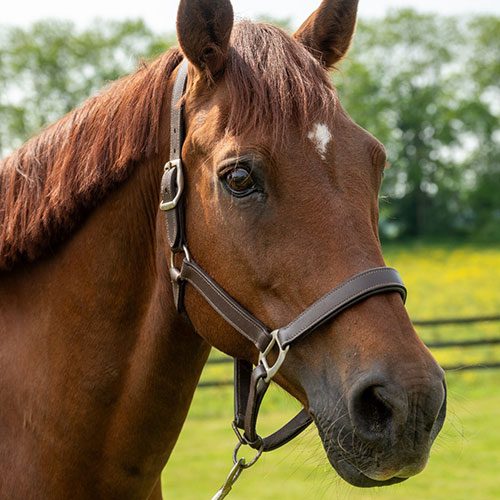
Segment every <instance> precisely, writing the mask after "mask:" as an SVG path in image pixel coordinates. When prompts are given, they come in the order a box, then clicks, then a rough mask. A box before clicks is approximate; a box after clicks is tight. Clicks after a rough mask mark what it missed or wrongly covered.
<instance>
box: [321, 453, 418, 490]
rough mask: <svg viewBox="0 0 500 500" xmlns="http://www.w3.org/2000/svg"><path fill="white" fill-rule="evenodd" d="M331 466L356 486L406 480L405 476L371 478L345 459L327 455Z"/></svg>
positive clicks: (377, 485) (389, 483) (363, 486)
mask: <svg viewBox="0 0 500 500" xmlns="http://www.w3.org/2000/svg"><path fill="white" fill-rule="evenodd" d="M328 459H329V460H330V463H331V464H332V466H333V468H334V469H335V470H336V472H337V473H338V475H339V476H340V477H341V478H342V479H344V481H347V482H348V483H349V484H351V485H352V486H357V487H358V488H376V487H381V486H391V485H392V484H397V483H401V482H403V481H406V479H408V478H406V477H397V476H394V477H389V478H386V479H373V478H371V477H368V476H367V475H366V474H364V473H363V472H361V471H360V470H359V469H358V468H357V467H355V466H354V465H352V464H351V463H350V462H348V461H346V460H345V459H342V458H339V459H336V458H335V457H330V456H329V457H328Z"/></svg>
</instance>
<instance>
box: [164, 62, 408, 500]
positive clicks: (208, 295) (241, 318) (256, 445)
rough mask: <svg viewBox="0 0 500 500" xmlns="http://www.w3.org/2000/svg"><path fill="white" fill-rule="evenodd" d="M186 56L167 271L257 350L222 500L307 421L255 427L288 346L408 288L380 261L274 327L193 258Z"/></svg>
mask: <svg viewBox="0 0 500 500" xmlns="http://www.w3.org/2000/svg"><path fill="white" fill-rule="evenodd" d="M187 69H188V62H187V60H184V61H183V62H182V63H181V64H180V66H179V68H178V72H177V77H176V80H175V83H174V88H173V92H172V103H171V116H170V160H169V161H168V162H167V164H166V165H165V172H164V174H163V178H162V183H161V204H160V209H161V210H163V211H164V212H165V219H166V226H167V236H168V242H169V245H170V251H171V259H170V277H171V281H172V290H173V295H174V301H175V305H176V307H177V310H178V311H179V312H182V311H183V310H184V305H183V297H184V288H185V286H186V284H190V285H192V286H193V287H194V288H195V289H196V290H197V291H198V293H199V294H200V295H201V296H202V297H203V298H204V299H205V300H206V301H207V302H208V304H210V306H211V307H212V308H213V309H214V310H215V311H216V312H217V313H218V314H219V315H220V316H221V317H222V318H223V319H224V320H225V321H226V322H227V323H229V324H230V325H231V326H232V327H233V328H234V329H235V330H237V331H238V332H239V333H240V334H241V335H243V336H244V337H245V338H246V339H247V340H249V341H250V342H252V343H253V344H254V345H255V347H256V348H257V349H258V351H259V353H260V354H259V361H258V364H257V366H256V367H254V366H253V364H252V363H250V362H248V361H246V360H243V359H235V360H234V388H235V395H234V421H233V424H232V425H233V429H234V431H235V433H236V436H237V438H238V444H237V445H236V448H235V450H234V453H233V467H232V469H231V471H230V473H229V475H228V477H227V479H226V481H225V483H224V485H223V486H222V487H221V488H220V490H219V491H218V492H217V493H216V494H215V496H214V497H213V499H212V500H215V499H222V498H224V497H225V496H226V495H227V494H228V493H229V491H230V490H231V488H232V486H233V484H234V483H235V482H236V480H237V479H238V477H239V476H240V474H241V472H242V471H243V470H244V469H247V468H249V467H251V466H252V465H253V464H254V463H255V462H256V461H257V460H258V459H259V458H260V456H261V455H262V453H263V452H266V451H271V450H274V449H276V448H279V447H280V446H283V445H284V444H286V443H287V442H288V441H290V440H291V439H293V438H294V437H295V436H297V435H299V434H300V433H301V432H302V431H303V430H304V429H306V427H307V426H308V425H309V424H310V423H311V422H312V417H311V416H310V414H309V413H308V412H307V410H306V409H303V410H302V411H301V412H300V413H298V414H297V415H296V416H295V417H294V418H293V419H292V420H290V422H288V423H287V424H286V425H284V426H283V427H282V428H281V429H279V430H278V431H276V432H275V433H273V434H271V435H270V436H267V437H261V436H260V435H259V434H258V433H257V430H256V424H257V416H258V414H259V409H260V406H261V403H262V400H263V398H264V395H265V394H266V391H267V389H268V388H269V385H270V383H271V380H272V378H273V377H274V375H275V374H276V373H277V372H278V370H279V369H280V367H281V365H282V364H283V362H284V361H285V358H286V355H287V352H288V350H289V349H290V345H291V344H292V343H293V342H295V341H296V340H298V339H299V338H302V337H304V336H305V335H307V334H309V333H311V332H312V331H313V330H314V329H316V328H317V327H318V326H320V325H321V324H323V323H324V322H326V321H329V320H331V319H333V318H334V317H335V316H337V315H338V314H339V313H341V312H342V311H344V310H345V309H347V308H349V307H351V306H352V305H354V304H356V303H358V302H360V301H362V300H365V299H366V298H368V297H371V296H372V295H376V294H380V293H387V292H398V293H399V294H400V295H401V298H402V299H403V302H404V301H405V300H406V288H405V286H404V285H403V282H402V280H401V277H400V276H399V273H398V272H397V271H396V270H395V269H391V268H388V267H379V268H373V269H368V270H366V271H364V272H362V273H360V274H357V275H355V276H353V277H352V278H350V279H348V280H347V281H345V282H344V283H342V284H340V285H339V286H337V287H336V288H334V289H333V290H331V291H330V292H328V293H327V294H326V295H324V296H323V297H322V298H320V299H319V300H318V301H316V302H315V303H314V304H312V305H311V306H310V307H308V308H307V309H306V310H305V311H304V312H302V314H300V315H299V316H298V317H297V318H295V319H294V320H293V321H292V322H291V323H289V324H288V325H286V326H284V327H282V328H278V329H276V330H273V331H271V329H269V328H267V327H266V326H265V325H264V324H263V323H261V322H260V321H259V320H258V319H257V318H256V317H255V316H253V315H252V314H251V313H250V312H249V311H247V310H246V309H245V308H243V307H242V306H241V305H240V304H239V303H238V302H237V301H236V300H235V299H233V298H232V297H231V296H230V295H229V294H228V293H227V292H226V291H225V290H224V289H222V288H221V287H220V286H219V285H218V284H217V283H216V282H215V281H214V280H213V279H212V278H211V277H210V276H209V275H208V274H207V273H206V272H205V271H204V270H203V269H202V268H201V267H200V266H198V265H197V264H196V262H195V261H194V260H193V259H192V258H191V256H190V253H189V251H188V246H187V241H186V230H185V225H184V221H185V217H184V198H183V193H184V175H183V166H182V159H181V153H182V146H183V143H184V132H185V131H184V117H183V106H182V105H181V106H179V102H180V101H181V99H182V97H183V95H184V92H185V89H186V81H187ZM176 254H181V255H182V256H183V260H182V265H181V268H180V269H178V268H177V267H175V255H176ZM271 351H275V352H276V353H277V358H276V361H275V362H274V364H271V363H270V362H269V360H268V356H269V354H270V353H271ZM242 446H249V447H251V448H253V449H255V450H256V452H257V453H256V455H255V457H254V458H253V459H252V460H251V461H248V462H247V461H246V460H245V459H244V458H238V452H239V450H240V448H241V447H242Z"/></svg>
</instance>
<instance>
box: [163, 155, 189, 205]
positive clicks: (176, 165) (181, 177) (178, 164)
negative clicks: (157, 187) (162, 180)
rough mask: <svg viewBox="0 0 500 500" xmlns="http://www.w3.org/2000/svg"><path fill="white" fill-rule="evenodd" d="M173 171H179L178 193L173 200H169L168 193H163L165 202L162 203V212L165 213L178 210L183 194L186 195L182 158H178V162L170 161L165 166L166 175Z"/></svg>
mask: <svg viewBox="0 0 500 500" xmlns="http://www.w3.org/2000/svg"><path fill="white" fill-rule="evenodd" d="M172 169H176V170H177V192H176V193H175V196H174V199H173V200H170V199H168V196H167V194H168V193H165V191H164V192H163V200H162V202H161V203H160V210H162V211H163V212H170V210H174V208H177V205H178V204H179V202H180V200H181V197H182V194H183V193H184V172H183V170H182V161H181V159H180V158H177V160H170V161H168V162H167V163H166V164H165V174H168V173H169V172H170V170H172Z"/></svg>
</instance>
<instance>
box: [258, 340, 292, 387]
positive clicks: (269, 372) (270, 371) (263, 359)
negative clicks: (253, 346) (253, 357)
mask: <svg viewBox="0 0 500 500" xmlns="http://www.w3.org/2000/svg"><path fill="white" fill-rule="evenodd" d="M279 332H280V331H279V330H274V331H273V332H271V340H270V342H269V345H268V346H267V347H266V348H265V349H264V352H261V353H259V364H262V366H263V367H264V368H265V370H266V376H265V378H264V382H265V383H266V384H269V383H270V382H271V379H272V378H273V377H274V376H275V375H276V373H277V372H278V370H279V369H280V368H281V365H282V364H283V362H284V361H285V358H286V355H287V353H288V350H289V349H290V346H289V345H287V346H286V347H285V348H283V346H282V345H281V342H280V339H279V338H278V334H279ZM275 345H276V346H278V349H279V352H278V358H277V359H276V361H275V362H274V365H272V366H269V363H268V361H267V356H269V353H270V352H271V351H272V350H273V347H274V346H275Z"/></svg>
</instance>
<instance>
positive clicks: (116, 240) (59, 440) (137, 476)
mask: <svg viewBox="0 0 500 500" xmlns="http://www.w3.org/2000/svg"><path fill="white" fill-rule="evenodd" d="M160 165H161V163H160V160H155V161H153V162H151V163H150V164H147V165H142V166H139V167H137V168H136V170H135V172H134V173H133V174H132V176H131V177H130V179H129V180H128V181H127V182H126V183H125V184H124V185H122V186H121V187H120V188H119V189H118V190H116V191H115V192H114V193H113V194H111V195H110V196H109V197H108V198H107V199H106V201H105V202H104V203H103V204H102V206H101V207H99V208H98V209H96V210H95V211H94V213H93V214H92V215H91V216H90V217H89V219H88V220H87V221H86V223H85V224H84V226H83V227H82V228H81V229H80V230H79V231H78V232H77V233H76V234H75V235H74V237H73V238H72V239H71V240H70V241H69V242H68V243H66V244H65V245H64V246H63V247H62V248H61V249H60V251H59V252H58V253H57V254H56V255H55V256H54V257H52V258H50V259H47V260H45V261H42V262H41V263H39V264H38V265H37V266H34V267H33V268H31V269H30V270H29V271H22V272H19V273H16V274H15V275H14V276H12V277H11V278H10V280H9V281H10V283H11V285H12V288H11V290H10V291H11V292H12V291H13V290H14V291H15V295H16V297H17V304H23V307H24V309H23V310H22V311H20V310H18V314H19V315H22V316H23V318H32V321H31V323H30V321H28V320H26V319H25V320H23V326H22V328H23V331H19V332H17V333H18V339H19V341H20V342H24V343H26V342H27V339H28V340H29V342H30V343H31V347H32V348H30V349H29V350H24V355H25V356H26V359H24V360H22V361H21V360H18V361H17V366H26V367H27V366H34V367H35V369H32V370H31V372H25V373H21V372H19V370H18V369H17V368H13V372H14V375H13V376H14V377H18V383H19V384H20V385H23V386H24V387H23V389H24V391H23V392H25V393H28V394H29V397H28V398H27V399H26V407H25V408H17V409H15V410H17V411H18V412H19V413H25V414H26V413H27V412H28V413H29V414H30V415H32V417H31V418H33V419H34V420H36V419H37V418H38V417H37V416H40V417H41V416H42V415H43V422H41V421H35V422H33V425H32V427H33V429H30V426H28V427H27V428H25V429H24V431H23V433H24V434H23V438H25V444H26V447H31V449H32V450H33V448H36V446H42V444H41V443H39V442H37V441H36V439H34V434H33V435H30V432H31V431H32V430H34V429H35V428H43V432H44V434H45V435H46V436H47V439H44V440H43V446H45V448H44V449H43V450H39V451H40V455H43V456H47V457H50V456H52V455H57V456H58V457H64V460H63V461H62V462H61V461H59V460H58V462H57V464H58V467H64V468H68V467H69V468H70V469H69V470H65V483H67V484H68V487H69V485H72V486H73V487H74V485H75V482H76V483H78V482H81V481H82V477H81V476H82V474H81V470H82V467H84V469H83V470H86V471H88V472H89V474H88V477H87V479H85V480H87V481H89V482H91V483H92V485H94V486H93V488H99V489H100V490H101V489H102V491H106V489H107V488H111V485H110V484H109V481H110V479H109V478H113V486H112V487H113V491H111V490H110V491H108V493H109V494H111V493H113V495H116V494H118V495H119V494H120V490H121V491H122V492H123V494H124V496H123V498H125V497H129V496H134V495H131V493H132V492H135V493H137V495H136V496H137V497H140V496H143V494H144V491H147V490H148V488H152V487H153V485H154V484H155V482H156V481H157V479H158V476H159V474H160V473H161V470H162V468H163V467H164V465H165V463H166V461H167V459H168V457H169V455H170V453H171V451H172V449H173V446H174V444H175V442H176V440H177V437H178V435H179V433H180V430H181V427H182V424H183V422H184V420H185V417H186V415H187V411H188V409H189V406H190V403H191V400H192V396H193V393H194V390H195V388H196V385H197V382H198V379H199V376H200V373H201V370H202V367H203V365H204V363H205V361H206V358H207V355H208V351H209V347H208V345H207V344H206V343H205V342H204V341H203V340H202V339H201V338H200V337H199V336H198V335H197V334H196V333H195V332H194V330H193V329H192V327H191V325H190V323H189V322H188V320H186V319H185V318H184V317H182V316H181V315H179V314H178V313H177V312H176V310H175V307H174V305H173V300H172V293H171V290H170V281H169V275H168V268H167V265H166V262H167V258H166V257H167V256H166V248H167V246H166V237H165V234H164V233H165V230H164V227H165V225H164V221H163V220H162V215H158V209H157V204H158V199H159V194H158V193H159V185H160V175H161V173H160V170H161V169H160ZM23 278H24V279H23ZM33 283H36V293H35V294H33V286H32V284H33ZM1 289H2V287H1V286H0V298H3V297H4V295H3V294H2V290H1ZM5 296H7V293H6V294H5ZM13 307H14V305H13ZM14 324H16V322H15V321H12V325H14ZM5 326H7V325H5ZM0 329H3V327H2V324H1V322H0ZM5 329H7V328H5ZM18 329H19V328H18ZM14 330H15V327H14ZM0 333H3V332H0ZM0 338H1V337H0ZM12 338H14V336H12ZM40 351H42V353H43V355H42V356H40ZM30 353H31V354H32V353H37V356H38V358H37V361H36V362H34V361H35V360H34V359H29V357H30ZM40 360H46V361H45V362H41V361H40ZM0 368H1V367H0ZM4 368H5V369H7V368H8V367H4ZM16 370H17V371H16ZM0 389H1V387H0ZM0 394H2V392H1V391H0ZM48 401H50V407H49V406H48V404H47V402H48ZM3 407H5V405H3ZM21 421H22V419H21ZM68 422H70V423H71V425H69V426H68ZM42 426H43V427H42ZM68 427H69V429H70V430H69V431H68ZM49 443H50V444H49ZM96 457H97V458H96ZM0 467H1V464H0ZM32 468H33V469H35V468H36V464H34V465H33V466H32ZM45 470H51V468H50V467H46V469H45ZM91 471H95V477H92V473H91ZM26 472H27V471H24V472H23V474H24V475H26ZM31 472H32V473H33V476H32V477H37V474H38V472H39V471H37V470H33V471H31ZM28 476H29V474H28ZM39 479H40V480H42V484H43V479H42V478H39ZM45 479H46V478H45ZM59 481H60V478H59ZM95 485H100V486H95ZM87 486H88V487H90V486H89V485H87ZM54 487H61V484H60V483H57V485H54ZM50 491H52V490H50ZM88 491H91V490H88ZM102 491H100V492H101V493H102ZM125 493H126V494H125Z"/></svg>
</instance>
